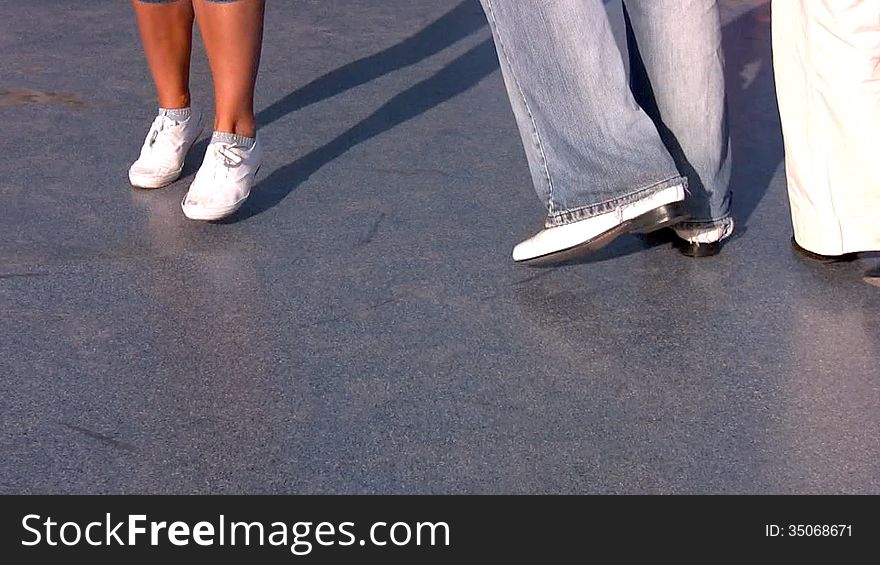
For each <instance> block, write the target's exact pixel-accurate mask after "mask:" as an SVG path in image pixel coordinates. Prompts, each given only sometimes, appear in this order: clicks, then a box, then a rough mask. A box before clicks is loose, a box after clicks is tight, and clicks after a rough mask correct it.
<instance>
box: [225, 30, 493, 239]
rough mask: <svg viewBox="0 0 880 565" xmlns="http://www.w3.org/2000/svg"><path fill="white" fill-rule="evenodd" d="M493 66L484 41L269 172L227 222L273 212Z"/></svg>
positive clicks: (490, 46) (466, 87)
mask: <svg viewBox="0 0 880 565" xmlns="http://www.w3.org/2000/svg"><path fill="white" fill-rule="evenodd" d="M497 68H498V60H497V58H496V56H495V46H494V44H493V42H492V40H491V39H487V40H485V41H483V42H481V43H479V44H478V45H476V46H475V47H473V48H471V49H470V50H469V51H467V52H466V53H464V54H463V55H461V56H460V57H458V58H457V59H455V60H454V61H452V62H451V63H449V64H448V65H447V66H446V67H444V68H443V69H441V70H440V71H439V72H437V74H435V75H434V76H432V77H430V78H428V79H426V80H423V81H422V82H420V83H418V84H416V85H414V86H412V87H411V88H409V89H407V90H405V91H404V92H401V93H400V94H397V95H396V96H394V97H393V98H392V99H391V100H389V101H388V102H386V103H385V104H384V105H383V106H382V107H381V108H379V109H378V110H376V111H375V112H373V113H372V114H370V115H369V116H368V117H366V118H365V119H364V120H362V121H361V122H359V123H358V124H356V125H355V126H353V127H352V128H350V129H348V130H347V131H345V132H344V133H342V134H341V135H339V136H337V137H336V138H335V139H333V140H332V141H330V142H329V143H327V144H326V145H324V146H323V147H320V148H318V149H315V150H314V151H312V152H311V153H309V154H307V155H305V156H304V157H302V158H300V159H297V160H296V161H293V162H292V163H289V164H287V165H284V166H283V167H281V168H279V169H277V170H275V171H273V172H272V173H271V174H270V175H269V176H268V177H266V178H265V179H264V180H262V181H260V182H259V183H258V184H257V186H256V187H255V188H254V191H253V193H252V196H251V198H250V199H248V201H247V202H246V203H245V206H244V207H243V208H242V209H241V210H239V212H238V213H237V214H236V215H235V216H233V217H232V218H230V220H229V221H230V222H237V221H242V220H245V219H247V218H249V217H251V216H255V215H257V214H260V213H262V212H264V211H265V210H268V209H269V208H272V207H273V206H275V205H276V204H278V203H279V202H281V200H283V199H284V198H285V197H286V196H287V195H288V194H290V192H291V191H293V190H295V189H296V188H297V187H298V186H300V185H301V184H302V183H303V182H305V181H306V180H307V179H308V178H309V177H310V176H311V175H312V174H314V173H315V172H316V171H318V170H319V169H321V167H323V166H324V165H326V164H327V163H329V162H331V161H333V160H334V159H336V158H337V157H339V156H340V155H342V154H344V153H345V152H346V151H348V150H349V149H351V148H352V147H355V146H356V145H358V144H360V143H363V142H365V141H367V140H369V139H372V138H373V137H376V136H377V135H380V134H382V133H384V132H386V131H389V130H391V129H393V128H394V127H396V126H398V125H400V124H402V123H404V122H407V121H409V120H411V119H413V118H415V117H416V116H419V115H421V114H423V113H425V112H427V111H428V110H430V109H431V108H434V107H436V106H438V105H440V104H442V103H443V102H445V101H447V100H450V99H451V98H454V97H455V96H458V95H459V94H461V93H463V92H465V91H467V90H469V89H471V88H472V87H474V86H475V85H476V84H477V83H478V82H480V81H481V80H482V79H483V78H484V77H486V76H488V75H489V74H491V73H492V72H494V71H495V70H496V69H497Z"/></svg>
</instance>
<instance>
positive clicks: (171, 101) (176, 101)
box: [159, 92, 192, 110]
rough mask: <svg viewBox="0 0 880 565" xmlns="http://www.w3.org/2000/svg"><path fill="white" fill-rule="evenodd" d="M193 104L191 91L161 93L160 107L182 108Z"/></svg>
mask: <svg viewBox="0 0 880 565" xmlns="http://www.w3.org/2000/svg"><path fill="white" fill-rule="evenodd" d="M191 105H192V100H191V99H190V95H189V92H186V93H183V94H172V95H159V107H160V108H165V109H168V110H180V109H183V108H189V107H190V106H191Z"/></svg>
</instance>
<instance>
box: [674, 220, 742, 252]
mask: <svg viewBox="0 0 880 565" xmlns="http://www.w3.org/2000/svg"><path fill="white" fill-rule="evenodd" d="M733 227H734V222H733V218H727V219H726V220H725V221H724V222H723V223H721V224H720V225H717V226H712V227H709V228H701V227H689V226H682V225H678V226H675V227H673V228H672V230H673V231H674V232H675V236H676V237H675V241H673V243H672V245H673V246H675V247H676V248H677V249H678V250H679V251H681V253H682V255H687V256H688V257H711V256H713V255H718V253H719V252H721V247H723V246H724V242H725V241H726V240H727V238H729V237H730V236H731V235H732V234H733Z"/></svg>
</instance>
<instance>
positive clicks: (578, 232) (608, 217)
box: [513, 185, 687, 265]
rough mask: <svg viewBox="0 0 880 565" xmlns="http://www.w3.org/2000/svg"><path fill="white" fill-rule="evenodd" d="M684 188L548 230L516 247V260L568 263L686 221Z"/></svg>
mask: <svg viewBox="0 0 880 565" xmlns="http://www.w3.org/2000/svg"><path fill="white" fill-rule="evenodd" d="M684 197H685V194H684V187H683V186H681V185H679V186H672V187H669V188H666V189H663V190H661V191H659V192H657V193H655V194H652V195H651V196H648V197H647V198H643V199H641V200H637V201H635V202H631V203H629V204H625V205H623V206H621V207H620V208H618V209H616V210H613V211H611V212H607V213H605V214H600V215H598V216H592V217H590V218H587V219H584V220H580V221H577V222H572V223H570V224H565V225H562V226H556V227H552V228H545V229H543V230H541V231H540V232H538V233H537V234H535V235H534V236H532V237H530V238H529V239H527V240H525V241H523V242H522V243H520V244H519V245H517V246H516V247H514V248H513V260H514V261H516V262H518V263H526V264H529V265H546V264H551V263H557V262H561V261H567V260H569V259H573V258H575V257H579V256H581V255H585V254H587V253H592V252H593V251H596V250H598V249H600V248H602V247H604V246H605V245H608V244H609V243H610V242H611V241H613V240H614V239H615V238H616V237H618V236H620V235H623V234H627V233H633V232H637V233H649V232H652V231H656V230H659V229H661V228H665V227H668V226H671V225H673V224H676V223H678V222H680V221H682V220H685V219H686V218H687V216H686V215H685V214H684V212H683V211H682V208H681V206H680V203H681V202H683V201H684Z"/></svg>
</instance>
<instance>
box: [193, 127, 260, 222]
mask: <svg viewBox="0 0 880 565" xmlns="http://www.w3.org/2000/svg"><path fill="white" fill-rule="evenodd" d="M262 161H263V149H262V146H261V145H260V142H259V140H257V142H256V143H254V146H253V147H251V148H250V149H247V148H245V147H242V146H239V145H235V144H233V143H229V142H225V141H212V142H211V144H210V145H208V151H207V152H206V153H205V160H204V162H203V163H202V166H201V168H200V169H199V172H198V173H196V178H195V180H194V181H193V183H192V186H190V187H189V192H187V193H186V196H185V197H184V198H183V202H182V203H181V207H182V208H183V213H184V215H186V217H187V218H189V219H191V220H205V221H213V220H219V219H221V218H225V217H227V216H230V215H232V214H234V213H235V211H236V210H238V209H239V208H241V205H242V204H244V201H245V200H247V198H248V196H249V195H250V193H251V189H252V188H253V186H254V183H255V179H256V176H257V172H258V171H259V169H260V165H261V164H262Z"/></svg>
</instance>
